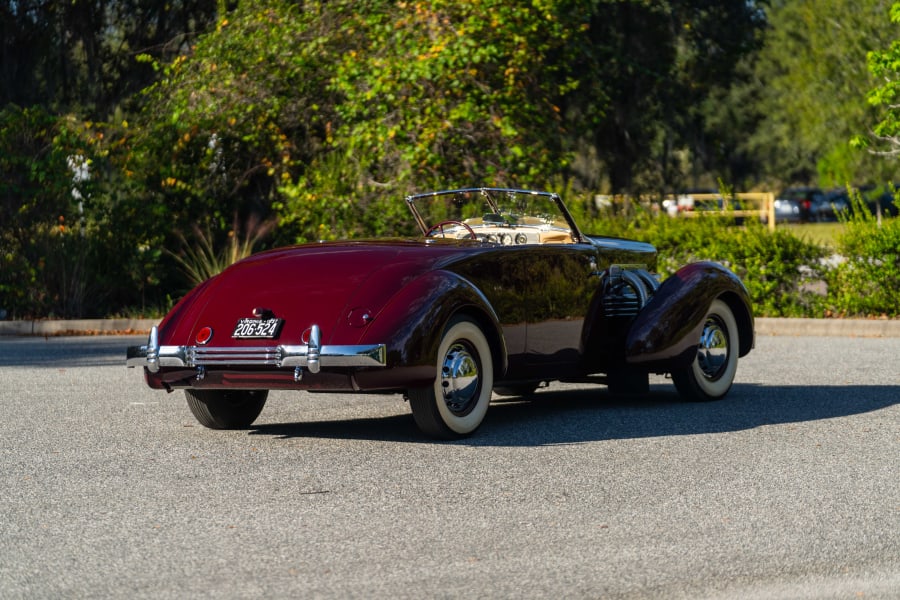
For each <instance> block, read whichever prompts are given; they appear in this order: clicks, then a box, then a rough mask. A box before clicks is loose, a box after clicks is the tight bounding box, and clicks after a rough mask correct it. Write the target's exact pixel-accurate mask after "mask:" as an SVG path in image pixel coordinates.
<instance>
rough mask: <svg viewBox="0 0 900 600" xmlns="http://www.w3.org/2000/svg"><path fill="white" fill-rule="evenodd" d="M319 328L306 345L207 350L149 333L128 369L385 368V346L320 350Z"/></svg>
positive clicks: (131, 357) (136, 348)
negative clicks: (171, 342) (168, 342)
mask: <svg viewBox="0 0 900 600" xmlns="http://www.w3.org/2000/svg"><path fill="white" fill-rule="evenodd" d="M320 339H321V332H320V330H319V327H318V325H313V326H312V327H311V328H310V332H309V342H308V343H306V344H298V345H286V344H283V345H280V346H269V347H262V348H228V347H225V348H207V347H205V346H160V345H159V330H158V329H157V327H155V326H154V327H153V328H152V329H150V338H149V339H148V340H147V345H145V346H131V347H129V348H128V354H127V358H126V360H125V364H126V366H128V367H147V370H149V371H150V372H152V373H156V372H158V371H159V369H160V368H161V367H188V368H193V367H211V366H254V367H275V368H279V369H280V368H291V367H293V368H294V369H298V368H301V369H302V368H305V369H307V370H308V371H309V372H310V373H318V372H319V370H320V369H321V368H322V367H383V366H385V365H386V364H387V350H386V349H385V346H384V344H373V345H368V346H322V345H321V343H320Z"/></svg>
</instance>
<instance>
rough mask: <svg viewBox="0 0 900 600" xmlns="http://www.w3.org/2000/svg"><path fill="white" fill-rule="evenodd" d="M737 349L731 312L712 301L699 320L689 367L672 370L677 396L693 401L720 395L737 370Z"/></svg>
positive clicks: (718, 397)
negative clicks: (693, 354) (700, 329)
mask: <svg viewBox="0 0 900 600" xmlns="http://www.w3.org/2000/svg"><path fill="white" fill-rule="evenodd" d="M738 348H739V344H738V326H737V321H735V319H734V314H733V313H732V312H731V309H730V308H729V307H728V305H727V304H726V303H725V302H723V301H722V300H714V301H713V303H712V304H711V305H710V307H709V310H708V311H707V312H706V317H705V318H704V321H703V330H702V332H701V333H700V344H699V346H698V347H697V356H696V357H695V358H694V361H693V362H692V363H691V365H690V366H689V367H687V368H685V369H678V370H675V371H672V382H673V383H674V384H675V388H676V389H677V390H678V393H679V394H681V397H682V398H684V399H685V400H691V401H695V402H706V401H709V400H718V399H720V398H722V397H724V396H725V394H727V393H728V390H730V389H731V384H732V383H733V382H734V375H735V373H736V372H737V363H738Z"/></svg>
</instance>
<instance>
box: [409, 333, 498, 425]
mask: <svg viewBox="0 0 900 600" xmlns="http://www.w3.org/2000/svg"><path fill="white" fill-rule="evenodd" d="M437 371H438V373H437V377H436V378H435V381H434V384H432V385H429V386H427V387H423V388H415V389H411V390H409V392H408V395H409V405H410V407H411V408H412V414H413V418H414V419H415V421H416V425H418V426H419V429H421V430H422V431H423V432H424V433H425V434H427V435H430V436H433V437H437V438H443V439H454V438H460V437H464V436H466V435H469V434H470V433H472V432H473V431H475V430H476V429H477V428H478V426H479V425H481V422H482V420H484V415H485V413H487V409H488V404H489V403H490V401H491V388H492V387H493V385H494V364H493V360H492V359H491V348H490V345H488V342H487V339H486V338H485V336H484V333H482V331H481V328H480V327H479V326H478V325H477V324H476V323H475V322H473V321H471V320H469V319H466V318H460V319H456V320H453V321H451V322H450V324H449V325H448V326H447V328H446V329H445V330H444V335H443V336H442V337H441V343H440V345H439V347H438V354H437Z"/></svg>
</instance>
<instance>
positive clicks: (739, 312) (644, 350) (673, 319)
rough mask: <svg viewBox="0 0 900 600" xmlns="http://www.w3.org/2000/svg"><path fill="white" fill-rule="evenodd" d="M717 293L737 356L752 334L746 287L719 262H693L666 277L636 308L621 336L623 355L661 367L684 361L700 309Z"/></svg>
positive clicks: (699, 324)
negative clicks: (728, 315) (729, 317)
mask: <svg viewBox="0 0 900 600" xmlns="http://www.w3.org/2000/svg"><path fill="white" fill-rule="evenodd" d="M717 298H718V299H721V300H722V301H724V302H725V303H726V304H728V306H729V308H731V311H732V313H734V317H735V320H736V321H737V325H738V335H739V338H740V343H739V347H738V354H739V356H744V355H745V354H747V353H748V352H750V350H751V349H752V348H753V345H754V341H755V339H754V331H753V329H754V328H753V313H752V311H751V309H750V297H749V294H748V293H747V289H746V288H745V287H744V284H743V283H741V280H740V279H738V277H737V275H735V274H734V273H732V272H731V271H730V270H728V269H727V268H725V267H723V266H722V265H720V264H718V263H713V262H697V263H692V264H690V265H687V266H685V267H682V268H681V269H680V270H679V271H678V272H677V273H675V274H674V275H672V276H671V277H669V278H668V279H666V280H665V281H664V282H663V283H662V284H661V285H660V286H659V289H657V290H656V292H655V293H654V294H653V296H652V297H651V298H650V299H649V300H648V302H647V304H646V305H645V306H644V308H643V309H642V310H641V312H640V313H638V315H637V317H636V318H635V320H634V322H633V323H632V325H631V327H630V329H629V331H628V335H627V337H626V341H625V359H626V361H627V362H628V363H630V364H634V365H641V366H644V367H646V368H648V369H650V370H665V371H668V370H670V369H671V368H677V367H682V366H686V365H688V364H690V362H691V361H692V360H693V358H694V356H696V349H697V345H698V343H699V340H700V332H701V330H702V328H703V322H704V318H705V316H706V312H707V310H708V309H709V307H710V305H711V304H712V302H713V301H714V300H716V299H717Z"/></svg>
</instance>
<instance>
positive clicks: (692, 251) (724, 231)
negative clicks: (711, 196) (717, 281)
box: [574, 199, 828, 317]
mask: <svg viewBox="0 0 900 600" xmlns="http://www.w3.org/2000/svg"><path fill="white" fill-rule="evenodd" d="M585 204H586V202H585V200H583V199H581V200H576V202H575V206H576V209H575V211H574V212H577V213H578V214H579V215H580V216H581V217H582V218H584V217H588V218H587V220H586V221H585V222H586V223H587V226H586V227H585V229H586V231H588V232H590V233H598V234H601V235H612V236H617V237H627V238H634V239H638V240H642V241H646V242H649V243H651V244H653V245H654V246H656V249H657V250H658V252H659V263H658V265H657V267H658V270H659V272H660V274H661V275H662V276H663V277H667V276H669V275H671V274H672V273H674V272H675V271H677V270H678V269H679V268H681V267H682V266H684V265H686V264H688V263H691V262H695V261H700V260H711V261H715V262H718V263H721V264H723V265H725V266H726V267H728V268H730V269H731V270H732V271H734V272H735V273H736V274H737V275H738V276H739V277H740V278H741V280H743V282H744V284H745V285H746V286H747V291H748V292H749V294H750V298H751V300H752V302H753V309H754V312H755V314H756V316H765V317H803V316H809V317H813V316H822V315H823V314H824V310H825V280H826V272H827V268H828V267H827V265H826V264H825V263H824V261H823V259H824V258H825V257H826V255H827V254H828V252H827V251H826V249H825V248H824V246H821V245H819V244H816V243H813V242H810V241H807V240H805V239H802V238H798V237H797V236H795V235H793V234H791V233H790V231H788V230H784V229H776V230H775V231H774V232H772V231H769V230H768V229H767V228H766V227H764V226H763V225H761V224H760V223H758V222H756V221H752V220H751V221H747V222H746V223H745V224H743V225H738V224H736V222H735V220H734V219H733V218H731V217H728V216H714V215H709V216H707V215H701V216H699V217H695V218H690V219H688V218H676V219H673V218H670V217H668V216H666V215H663V214H660V213H659V212H657V211H654V210H652V209H646V208H642V207H635V206H630V207H628V208H623V207H621V206H620V207H619V209H618V210H617V211H615V212H612V213H611V212H607V213H602V214H601V213H597V214H596V215H595V216H594V217H593V218H591V217H589V215H588V213H589V211H586V210H585Z"/></svg>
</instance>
